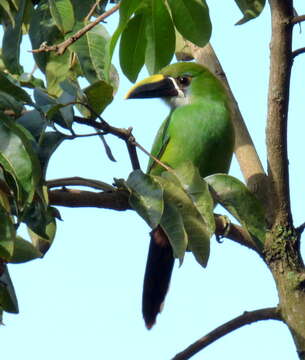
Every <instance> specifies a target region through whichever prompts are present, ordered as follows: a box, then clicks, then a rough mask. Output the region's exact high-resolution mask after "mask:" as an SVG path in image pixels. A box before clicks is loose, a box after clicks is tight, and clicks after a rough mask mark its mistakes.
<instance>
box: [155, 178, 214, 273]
mask: <svg viewBox="0 0 305 360" xmlns="http://www.w3.org/2000/svg"><path fill="white" fill-rule="evenodd" d="M173 177H174V175H173V174H171V175H170V176H168V172H163V173H162V177H156V178H157V179H158V181H159V182H160V183H161V184H162V187H163V190H164V202H166V203H169V204H174V205H175V207H176V209H177V210H178V211H179V213H180V214H181V217H182V220H183V225H184V229H185V231H186V234H187V237H188V243H187V246H188V248H189V249H190V250H191V251H192V252H193V254H194V256H195V258H196V260H197V261H198V262H199V264H201V265H202V266H204V267H205V266H206V265H207V262H208V259H209V254H210V230H209V228H208V226H207V225H206V224H205V222H204V221H203V219H202V216H201V214H200V213H199V211H198V209H197V208H196V206H195V205H194V203H193V201H192V199H191V197H190V196H189V195H188V194H187V193H186V192H185V190H184V189H183V188H182V186H181V184H180V182H179V180H178V178H177V179H176V180H174V179H173ZM170 241H171V242H175V241H176V239H175V238H172V239H171V240H170Z"/></svg>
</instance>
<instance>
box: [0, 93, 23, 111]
mask: <svg viewBox="0 0 305 360" xmlns="http://www.w3.org/2000/svg"><path fill="white" fill-rule="evenodd" d="M23 109H24V107H23V103H22V102H20V101H18V100H16V99H15V98H14V97H13V96H11V95H9V94H7V93H6V92H4V91H1V90H0V110H2V111H4V110H13V111H14V113H15V114H16V115H19V114H21V112H22V110H23Z"/></svg>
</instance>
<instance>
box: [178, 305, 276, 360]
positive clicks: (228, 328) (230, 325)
mask: <svg viewBox="0 0 305 360" xmlns="http://www.w3.org/2000/svg"><path fill="white" fill-rule="evenodd" d="M261 320H281V316H280V312H279V310H278V309H277V308H266V309H260V310H255V311H245V312H244V313H243V314H242V315H240V316H238V317H236V318H235V319H232V320H230V321H228V322H227V323H225V324H223V325H221V326H219V327H218V328H216V329H215V330H213V331H211V332H210V333H208V334H207V335H205V336H203V337H202V338H201V339H199V340H197V341H196V342H194V343H193V344H192V345H190V346H189V347H187V348H186V349H185V350H183V351H182V352H180V353H179V354H177V355H176V356H174V357H173V359H172V360H186V359H190V358H191V357H192V356H193V355H195V354H197V353H198V352H199V351H200V350H202V349H204V348H205V347H207V346H208V345H210V344H212V343H213V342H214V341H216V340H218V339H220V338H221V337H222V336H224V335H227V334H229V333H230V332H232V331H234V330H236V329H239V328H241V327H242V326H244V325H249V324H252V323H254V322H256V321H261Z"/></svg>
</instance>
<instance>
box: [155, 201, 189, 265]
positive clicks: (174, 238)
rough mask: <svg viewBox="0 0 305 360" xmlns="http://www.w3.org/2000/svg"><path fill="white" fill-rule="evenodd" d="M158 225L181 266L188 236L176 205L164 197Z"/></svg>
mask: <svg viewBox="0 0 305 360" xmlns="http://www.w3.org/2000/svg"><path fill="white" fill-rule="evenodd" d="M160 225H161V226H162V228H163V230H164V232H165V233H166V235H167V237H168V240H169V242H170V244H171V247H172V249H173V254H174V257H175V258H177V259H179V261H180V264H181V263H182V261H183V258H184V254H185V251H186V249H187V244H188V236H187V233H186V231H185V228H184V223H183V218H182V215H181V213H180V211H179V208H178V207H177V204H175V203H173V202H171V201H170V200H169V199H167V196H166V195H165V198H164V210H163V214H162V217H161V220H160Z"/></svg>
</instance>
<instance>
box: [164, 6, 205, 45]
mask: <svg viewBox="0 0 305 360" xmlns="http://www.w3.org/2000/svg"><path fill="white" fill-rule="evenodd" d="M168 4H169V7H170V9H171V12H172V17H173V21H174V24H175V26H176V28H177V29H178V31H179V32H180V33H181V35H182V36H183V37H185V38H186V39H187V40H189V41H191V42H193V43H194V44H196V45H198V46H201V47H202V46H204V45H205V44H207V42H208V41H209V40H210V37H211V31H212V25H211V21H210V16H209V8H208V6H207V4H206V2H205V0H168Z"/></svg>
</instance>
